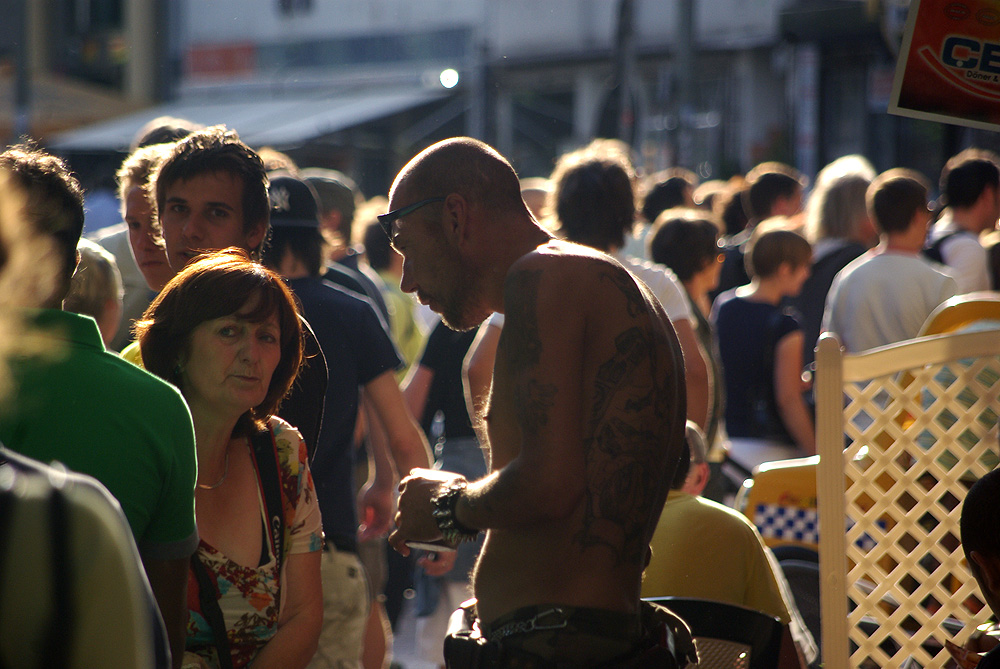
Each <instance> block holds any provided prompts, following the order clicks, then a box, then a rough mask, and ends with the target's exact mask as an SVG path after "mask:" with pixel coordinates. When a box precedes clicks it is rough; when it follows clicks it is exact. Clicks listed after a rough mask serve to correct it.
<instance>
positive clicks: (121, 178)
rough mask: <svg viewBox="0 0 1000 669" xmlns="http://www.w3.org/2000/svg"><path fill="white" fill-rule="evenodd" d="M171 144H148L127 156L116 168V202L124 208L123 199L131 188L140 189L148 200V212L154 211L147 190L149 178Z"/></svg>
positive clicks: (168, 151)
mask: <svg viewBox="0 0 1000 669" xmlns="http://www.w3.org/2000/svg"><path fill="white" fill-rule="evenodd" d="M171 148H173V144H150V145H148V146H143V147H140V148H138V149H136V150H135V151H133V152H132V153H130V154H129V155H128V157H127V158H125V160H123V161H122V164H121V167H119V168H118V172H117V173H116V175H115V176H116V178H117V181H118V200H119V202H121V203H122V206H123V207H124V206H125V205H124V203H125V197H126V196H127V195H128V193H129V191H130V190H132V189H133V188H136V187H138V188H141V189H142V190H143V193H145V195H146V198H148V199H149V200H150V208H149V209H150V211H154V210H155V209H154V207H153V202H152V200H153V198H152V197H150V196H151V195H152V193H151V192H150V188H149V185H150V184H149V177H150V175H151V174H152V173H153V171H154V170H155V169H156V167H157V166H158V165H159V164H160V162H161V161H162V160H163V158H164V157H166V155H167V154H168V153H170V150H171Z"/></svg>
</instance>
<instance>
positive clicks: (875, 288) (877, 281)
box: [821, 168, 957, 352]
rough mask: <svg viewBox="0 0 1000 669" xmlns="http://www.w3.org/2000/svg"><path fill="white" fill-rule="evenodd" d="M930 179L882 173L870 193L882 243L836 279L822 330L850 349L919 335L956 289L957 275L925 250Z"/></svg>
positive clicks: (870, 205) (906, 173)
mask: <svg viewBox="0 0 1000 669" xmlns="http://www.w3.org/2000/svg"><path fill="white" fill-rule="evenodd" d="M927 191H928V184H927V181H926V180H925V179H924V178H923V177H922V176H921V175H920V174H918V173H917V172H914V171H913V170H907V169H900V168H897V169H892V170H889V171H888V172H883V173H882V174H880V175H879V176H878V177H877V178H876V179H875V180H874V181H873V182H872V183H871V185H870V186H869V187H868V192H867V193H866V195H865V199H866V204H867V207H868V213H869V215H870V216H871V219H872V222H873V223H874V224H875V229H876V230H877V231H878V233H879V240H880V241H879V244H878V246H876V247H875V248H874V249H872V250H871V251H869V252H867V253H865V254H864V255H862V256H860V257H859V258H857V259H856V260H854V261H852V262H851V263H850V264H848V265H847V266H846V267H844V269H842V270H841V271H840V272H839V273H838V274H837V276H836V277H834V279H833V284H832V285H831V286H830V292H829V294H828V295H827V300H826V309H825V311H824V313H823V325H822V328H821V330H822V331H824V332H825V331H830V332H834V333H836V335H837V336H838V337H839V338H840V342H841V344H843V345H844V347H845V348H846V349H847V350H848V351H851V352H858V351H864V350H867V349H870V348H874V347H876V346H885V345H886V344H892V343H895V342H898V341H903V340H905V339H911V338H913V337H916V336H917V335H918V334H919V332H920V328H921V326H922V325H923V324H924V321H925V320H927V317H928V316H929V315H930V313H931V311H933V310H934V308H935V307H936V306H937V305H939V304H941V303H942V302H944V301H945V300H947V299H948V298H949V297H952V296H954V295H955V294H956V291H957V286H956V284H955V280H954V279H953V278H951V276H949V275H947V274H945V273H943V272H940V271H938V270H937V269H935V268H934V267H933V266H932V265H931V263H930V262H928V261H927V260H926V259H924V258H923V257H922V256H921V255H920V249H921V248H923V245H924V239H925V237H926V236H927V225H928V223H929V222H930V218H931V214H930V211H929V209H928V207H927Z"/></svg>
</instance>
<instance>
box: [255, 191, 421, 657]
mask: <svg viewBox="0 0 1000 669" xmlns="http://www.w3.org/2000/svg"><path fill="white" fill-rule="evenodd" d="M270 199H271V230H272V233H271V234H272V236H271V242H270V245H269V246H268V248H267V249H266V250H265V251H264V258H263V260H264V264H265V265H267V266H268V267H271V268H272V269H274V270H275V271H277V272H278V273H280V274H281V275H282V276H283V277H285V279H286V280H287V281H288V285H289V286H290V287H291V289H292V291H293V292H294V293H295V295H296V297H298V299H299V301H300V302H301V304H302V309H303V312H304V315H305V317H306V318H307V319H308V320H309V322H310V323H311V324H312V327H313V331H314V332H315V334H316V338H317V340H318V341H319V344H320V347H321V348H322V349H323V352H324V354H325V355H326V360H327V364H328V366H329V369H330V374H329V380H328V383H327V389H326V398H325V406H324V412H323V426H322V429H321V430H320V433H319V438H318V440H317V446H316V452H315V455H314V456H313V460H312V471H313V479H314V480H315V481H316V495H317V497H318V499H319V504H320V510H321V512H322V514H323V532H324V534H325V536H326V549H325V551H324V554H323V566H322V570H323V609H324V616H323V631H322V633H321V635H320V645H319V650H318V651H317V653H316V656H315V658H314V660H313V666H317V667H320V666H322V667H328V666H336V667H348V666H358V660H359V657H360V653H361V647H362V635H363V632H364V629H365V622H366V620H367V618H368V611H369V607H370V596H369V593H368V592H367V585H366V580H365V576H364V569H363V568H362V566H361V563H360V561H359V559H358V513H357V510H356V507H355V500H354V494H353V490H354V487H353V472H354V448H353V442H352V439H353V435H354V425H355V422H356V420H357V415H358V399H359V389H363V390H364V392H365V395H366V397H367V398H368V399H369V400H370V403H371V404H372V406H373V407H374V409H375V413H376V414H377V417H378V419H379V421H380V422H381V424H382V426H383V428H384V430H385V433H386V435H387V438H388V446H389V451H390V453H391V455H392V457H393V460H395V463H396V467H397V469H398V470H399V471H400V472H403V473H404V474H405V473H406V472H408V471H409V470H410V469H411V468H414V467H426V466H427V463H428V462H429V450H428V447H427V442H426V441H425V440H424V437H423V433H422V432H420V429H419V427H417V424H416V422H415V421H414V420H413V418H412V417H411V415H410V413H409V411H408V410H407V409H406V407H405V404H404V402H403V398H402V395H401V393H400V392H399V387H398V386H397V385H396V379H395V376H394V374H393V372H394V371H395V369H396V368H397V367H398V366H399V365H400V359H399V355H398V354H397V353H396V348H395V346H394V345H393V344H392V341H391V340H390V339H389V337H388V335H387V334H386V330H385V326H384V325H383V324H382V322H381V318H380V317H379V315H378V313H377V312H376V311H375V309H374V307H373V306H372V304H371V303H370V302H369V301H368V300H366V299H365V298H363V297H361V296H359V295H356V294H354V293H351V292H349V291H346V290H343V289H341V288H340V287H338V286H335V285H334V284H332V283H330V282H329V281H325V280H324V279H323V278H321V273H322V271H323V251H322V249H323V238H322V235H321V234H320V231H319V218H318V213H317V212H318V209H317V204H316V194H315V191H314V190H313V188H312V187H311V186H310V185H309V184H308V183H306V182H304V181H300V180H299V179H296V178H294V177H291V176H272V178H271V180H270ZM392 485H393V476H392V472H391V470H390V471H385V469H384V468H383V467H377V468H376V474H375V477H374V478H373V480H372V481H370V483H369V485H368V486H366V489H365V491H364V492H363V493H362V504H363V505H364V510H365V512H366V514H365V520H366V528H365V530H366V532H365V534H373V533H378V532H384V531H385V530H386V529H387V527H388V523H389V515H388V514H389V513H390V510H391V505H392ZM373 514H374V515H373Z"/></svg>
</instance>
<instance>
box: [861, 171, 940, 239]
mask: <svg viewBox="0 0 1000 669" xmlns="http://www.w3.org/2000/svg"><path fill="white" fill-rule="evenodd" d="M929 190H930V184H929V183H928V182H927V179H925V178H924V177H923V175H922V174H920V173H919V172H916V171H914V170H910V169H906V168H902V167H896V168H893V169H891V170H888V171H887V172H883V173H882V174H880V175H878V176H877V177H875V180H874V181H872V182H871V185H869V186H868V192H867V193H866V194H865V202H866V204H867V205H868V215H869V216H871V217H872V222H873V223H875V229H876V230H878V231H879V234H889V233H900V232H906V231H907V230H908V229H909V228H910V223H911V222H912V221H913V217H914V216H915V215H916V213H917V212H918V211H924V212H926V211H928V209H927V191H929Z"/></svg>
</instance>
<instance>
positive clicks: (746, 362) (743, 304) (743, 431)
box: [712, 289, 800, 444]
mask: <svg viewBox="0 0 1000 669" xmlns="http://www.w3.org/2000/svg"><path fill="white" fill-rule="evenodd" d="M712 322H713V323H714V324H715V335H716V340H717V341H718V344H719V357H720V359H721V361H722V373H723V375H724V376H725V379H726V431H727V432H728V433H729V436H730V437H737V438H740V437H742V438H755V439H772V440H775V441H781V442H784V443H787V444H794V443H795V442H794V440H793V439H792V437H791V435H789V433H788V430H787V429H786V428H785V424H784V422H783V421H782V419H781V415H780V414H779V413H778V403H777V400H776V399H775V395H774V362H775V347H776V346H777V344H778V342H779V341H780V340H781V339H782V337H784V336H785V335H788V334H790V333H792V332H795V331H796V330H798V329H800V327H799V323H798V321H796V319H795V318H794V317H793V316H792V315H790V314H788V313H786V312H784V311H782V309H781V308H780V307H777V306H775V305H773V304H767V303H765V302H754V301H752V300H747V299H744V298H742V297H737V296H736V291H735V289H734V290H731V291H729V292H726V293H723V294H722V295H719V297H718V299H717V300H716V301H715V306H714V307H713V309H712Z"/></svg>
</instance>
